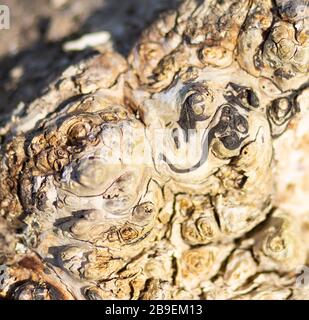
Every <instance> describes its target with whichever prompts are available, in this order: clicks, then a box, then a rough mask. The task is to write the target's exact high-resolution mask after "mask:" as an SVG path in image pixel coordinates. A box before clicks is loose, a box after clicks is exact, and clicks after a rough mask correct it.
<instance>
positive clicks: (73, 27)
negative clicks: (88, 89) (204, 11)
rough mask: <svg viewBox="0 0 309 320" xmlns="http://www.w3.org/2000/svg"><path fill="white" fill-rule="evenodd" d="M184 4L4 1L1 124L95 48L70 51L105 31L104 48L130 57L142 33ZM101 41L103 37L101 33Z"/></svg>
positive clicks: (165, 0) (163, 0)
mask: <svg viewBox="0 0 309 320" xmlns="http://www.w3.org/2000/svg"><path fill="white" fill-rule="evenodd" d="M179 2H180V0H87V1H86V0H1V1H0V4H1V5H7V6H8V7H9V9H10V28H9V29H8V30H3V29H2V30H1V29H0V123H1V122H3V121H5V118H6V117H7V116H8V115H9V114H10V113H11V112H12V110H14V108H16V107H17V106H18V104H20V103H24V104H27V103H29V102H31V101H32V100H34V99H35V98H36V97H38V96H40V95H41V94H42V93H43V92H44V88H45V87H46V86H47V85H48V83H50V82H51V81H53V80H54V79H55V78H56V77H57V76H58V75H59V74H60V73H61V72H62V71H63V70H64V69H65V68H67V67H68V66H69V65H70V64H73V63H76V62H78V61H80V60H81V59H83V58H84V57H85V56H87V55H89V54H91V50H89V49H87V48H85V49H80V50H66V49H65V48H66V47H67V46H68V44H70V43H71V42H72V41H73V43H74V41H76V40H78V39H80V38H81V37H82V36H84V35H89V34H92V33H97V32H101V33H102V32H103V33H106V39H108V41H107V43H106V45H107V46H112V47H113V48H114V49H115V50H116V51H118V52H120V53H121V54H123V55H127V54H128V53H129V51H130V49H131V47H132V46H133V44H134V42H135V41H136V40H137V38H138V37H139V35H140V33H141V32H142V30H143V29H144V28H145V27H146V26H147V25H149V24H151V22H152V21H153V20H155V19H156V18H157V17H158V15H159V14H160V12H162V11H165V10H168V9H173V8H175V7H176V6H177V5H178V4H179ZM100 36H101V37H102V34H101V35H100Z"/></svg>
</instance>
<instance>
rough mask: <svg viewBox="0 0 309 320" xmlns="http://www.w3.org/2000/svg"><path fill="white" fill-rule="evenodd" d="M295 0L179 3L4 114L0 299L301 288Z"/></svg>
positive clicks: (301, 13)
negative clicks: (124, 48) (122, 48)
mask: <svg viewBox="0 0 309 320" xmlns="http://www.w3.org/2000/svg"><path fill="white" fill-rule="evenodd" d="M308 11H309V6H308V4H307V3H306V1H304V0H297V1H295V0H294V1H288V0H276V1H271V0H263V1H258V0H241V1H240V0H226V1H219V0H210V1H194V0H188V1H182V2H181V3H180V5H179V7H178V8H177V9H176V10H170V11H167V12H165V13H164V14H162V15H161V16H160V17H159V18H158V20H157V21H156V22H154V23H153V24H152V25H151V26H150V27H149V28H147V29H146V30H145V31H144V32H143V33H142V35H141V36H140V38H139V40H138V41H137V43H136V44H135V45H134V47H133V49H132V50H131V52H130V54H129V56H128V57H127V58H125V57H123V56H121V55H120V54H119V53H116V52H115V51H113V49H112V48H111V47H110V46H100V47H97V48H96V50H97V53H95V54H92V55H91V56H90V57H88V58H85V59H83V60H82V61H81V62H79V63H78V64H76V65H72V66H70V67H69V68H67V69H66V70H65V71H64V72H63V73H62V74H61V76H60V77H59V78H57V79H55V80H54V81H53V82H51V84H50V85H49V86H48V88H46V90H45V93H44V94H43V95H42V96H40V97H39V98H37V99H35V100H34V101H33V102H31V103H30V104H27V105H25V106H24V108H23V109H22V110H21V111H20V112H19V113H17V114H14V115H13V116H12V117H11V119H10V120H9V121H6V122H5V124H4V125H3V126H2V127H1V128H0V134H1V137H2V144H1V154H0V173H1V181H0V187H1V188H0V209H1V216H2V218H1V220H0V234H1V235H2V236H1V237H0V245H1V246H0V248H1V250H0V259H1V260H0V262H1V264H2V269H1V270H2V271H1V277H2V278H1V282H0V294H1V296H2V297H6V298H12V299H304V298H309V293H308V289H306V288H304V287H299V286H296V275H297V272H298V270H299V267H301V266H304V265H306V263H307V262H308V249H309V248H308V241H307V240H308V239H309V235H308V230H309V228H308V225H309V218H308V214H309V208H308V203H307V201H306V199H308V193H309V186H308V179H307V178H308V172H309V168H308V164H307V163H306V158H307V157H308V155H309V147H308V146H309V144H308V141H309V140H308V133H307V123H308V120H309V119H308V117H309V113H308V112H309V109H308V99H309V87H308V86H309V82H308V81H309V76H308V71H309V42H308V39H309V38H308V26H309V23H308V21H309V12H308ZM162 132H163V140H162V141H163V142H162V141H161V140H160V141H158V140H157V139H158V135H159V134H158V133H162ZM161 142H162V143H161ZM162 146H164V148H162ZM162 150H163V151H162Z"/></svg>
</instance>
